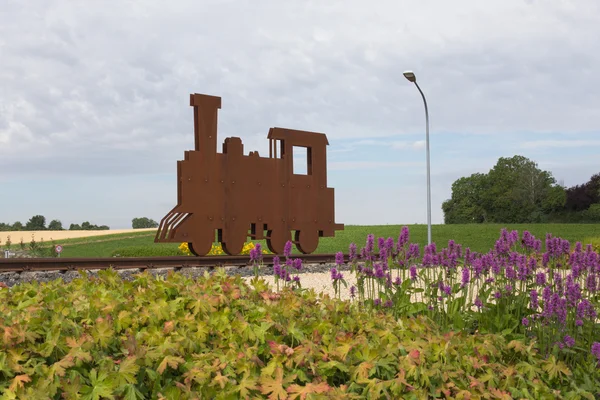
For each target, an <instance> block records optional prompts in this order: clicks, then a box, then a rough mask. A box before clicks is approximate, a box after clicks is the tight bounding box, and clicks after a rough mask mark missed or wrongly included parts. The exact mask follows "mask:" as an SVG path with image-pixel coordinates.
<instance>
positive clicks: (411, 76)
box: [404, 71, 431, 244]
mask: <svg viewBox="0 0 600 400" xmlns="http://www.w3.org/2000/svg"><path fill="white" fill-rule="evenodd" d="M404 77H405V78H406V79H408V80H409V81H410V82H413V83H414V84H415V86H416V87H417V89H419V93H421V97H423V104H425V142H426V147H427V244H431V178H430V167H429V111H428V110H427V100H425V95H424V94H423V91H422V90H421V88H420V87H419V84H418V83H417V77H416V76H415V74H414V73H413V72H412V71H405V72H404Z"/></svg>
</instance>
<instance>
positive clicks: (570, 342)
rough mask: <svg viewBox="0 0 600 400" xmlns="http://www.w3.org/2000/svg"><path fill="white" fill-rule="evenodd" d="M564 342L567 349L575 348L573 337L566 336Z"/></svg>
mask: <svg viewBox="0 0 600 400" xmlns="http://www.w3.org/2000/svg"><path fill="white" fill-rule="evenodd" d="M564 342H565V345H566V346H567V347H573V346H575V339H573V338H572V337H571V336H569V335H565V337H564Z"/></svg>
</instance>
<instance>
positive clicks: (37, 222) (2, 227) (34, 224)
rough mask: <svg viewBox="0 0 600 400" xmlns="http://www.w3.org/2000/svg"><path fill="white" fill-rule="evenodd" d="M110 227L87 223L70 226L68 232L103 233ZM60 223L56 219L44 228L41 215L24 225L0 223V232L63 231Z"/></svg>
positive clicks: (19, 223) (44, 222)
mask: <svg viewBox="0 0 600 400" xmlns="http://www.w3.org/2000/svg"><path fill="white" fill-rule="evenodd" d="M109 229H110V227H108V226H106V225H99V226H98V225H94V224H91V223H89V222H88V221H85V222H83V223H82V224H81V225H79V224H71V225H70V226H69V230H71V231H103V230H109ZM64 230H65V229H64V228H63V225H62V222H60V221H59V220H57V219H53V220H52V221H50V223H49V224H48V226H46V217H44V216H43V215H34V216H33V217H31V218H30V219H29V221H27V223H26V224H25V225H23V224H22V223H21V222H19V221H17V222H15V223H14V224H12V225H11V224H7V223H5V222H0V231H64Z"/></svg>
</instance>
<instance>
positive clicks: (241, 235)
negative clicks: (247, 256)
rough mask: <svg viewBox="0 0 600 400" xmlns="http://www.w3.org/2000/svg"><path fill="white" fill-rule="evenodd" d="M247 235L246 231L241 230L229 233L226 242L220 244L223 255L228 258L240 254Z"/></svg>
mask: <svg viewBox="0 0 600 400" xmlns="http://www.w3.org/2000/svg"><path fill="white" fill-rule="evenodd" d="M247 235H248V233H247V231H245V230H243V229H242V230H239V229H236V230H234V231H233V232H229V235H227V241H226V242H225V241H224V242H223V243H222V244H221V246H222V247H223V251H224V252H225V254H227V255H229V256H236V255H238V254H241V252H242V250H243V248H244V245H245V244H246V237H247Z"/></svg>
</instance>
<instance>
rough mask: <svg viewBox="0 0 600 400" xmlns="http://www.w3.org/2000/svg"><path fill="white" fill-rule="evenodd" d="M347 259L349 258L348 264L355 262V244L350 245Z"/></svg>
mask: <svg viewBox="0 0 600 400" xmlns="http://www.w3.org/2000/svg"><path fill="white" fill-rule="evenodd" d="M348 257H349V258H350V262H352V261H355V260H356V244H354V243H350V251H349V253H348Z"/></svg>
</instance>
